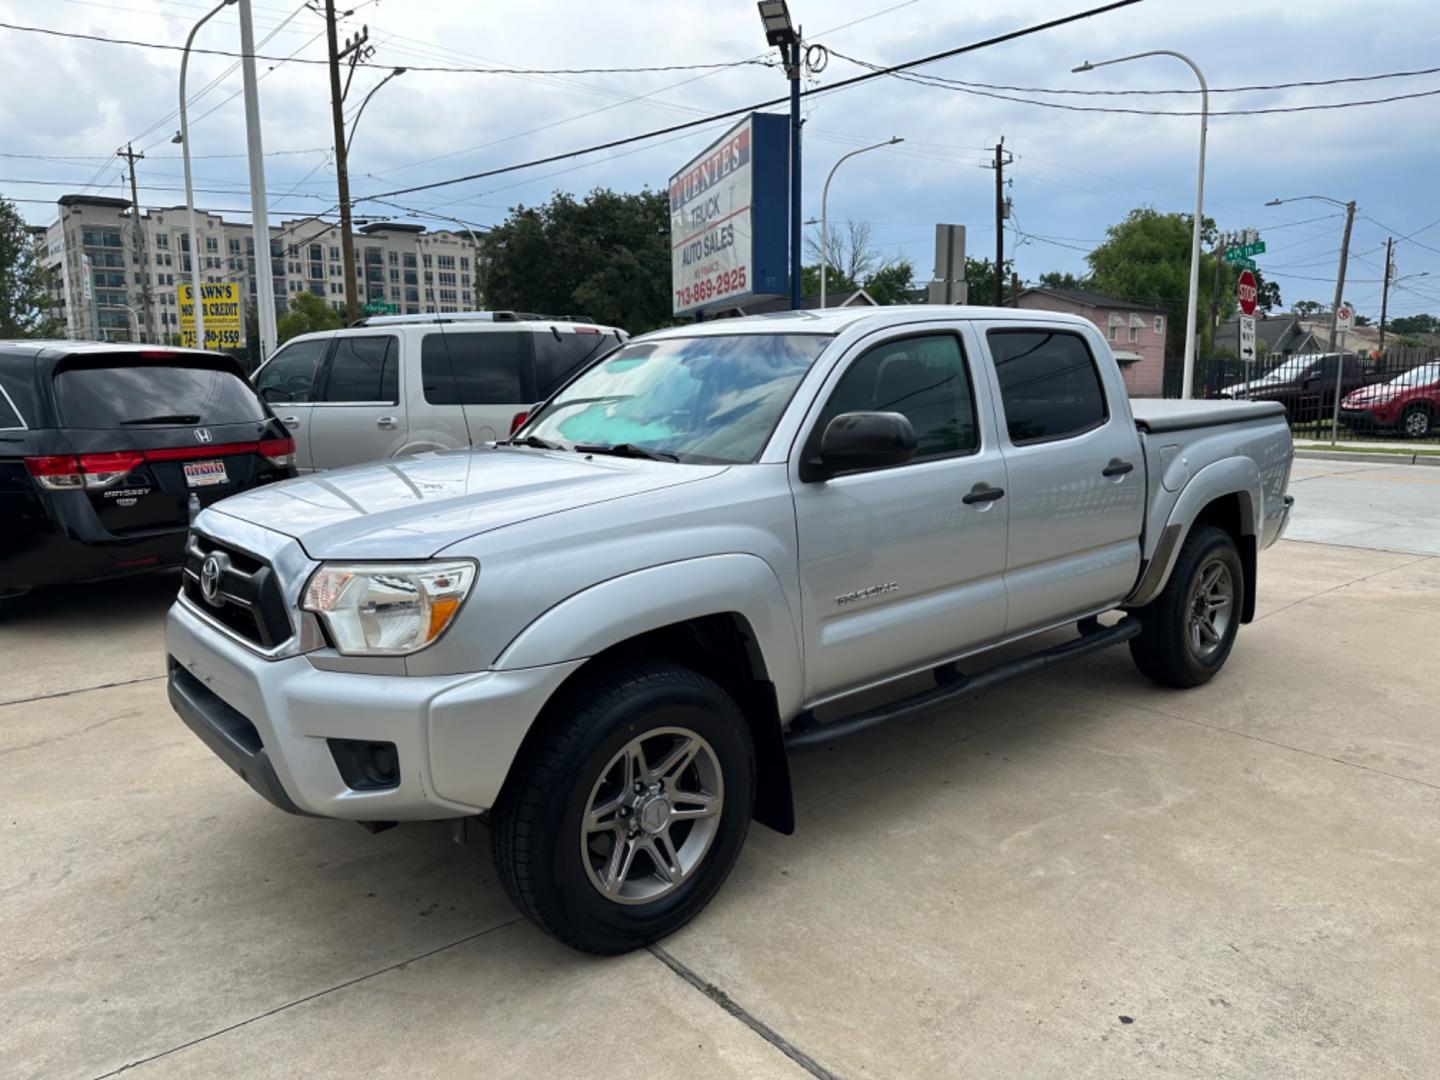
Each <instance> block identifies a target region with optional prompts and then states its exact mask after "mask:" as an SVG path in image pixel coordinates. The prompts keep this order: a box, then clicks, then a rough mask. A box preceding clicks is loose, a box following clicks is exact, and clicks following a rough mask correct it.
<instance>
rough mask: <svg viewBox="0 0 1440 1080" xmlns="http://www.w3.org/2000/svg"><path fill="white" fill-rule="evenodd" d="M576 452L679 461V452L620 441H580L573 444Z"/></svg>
mask: <svg viewBox="0 0 1440 1080" xmlns="http://www.w3.org/2000/svg"><path fill="white" fill-rule="evenodd" d="M575 451H576V453H580V454H613V455H615V456H616V457H630V458H646V459H647V460H649V461H679V460H680V455H679V454H672V453H670V452H669V451H668V450H651V449H649V448H648V447H645V446H636V445H635V444H634V443H628V442H622V443H616V444H615V445H614V446H586V445H582V444H580V443H576V444H575Z"/></svg>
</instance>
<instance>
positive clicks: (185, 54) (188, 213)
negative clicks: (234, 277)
mask: <svg viewBox="0 0 1440 1080" xmlns="http://www.w3.org/2000/svg"><path fill="white" fill-rule="evenodd" d="M233 3H235V0H220V3H218V4H216V5H215V6H214V7H213V8H211V9H210V10H209V11H208V12H206V13H205V16H204V18H202V19H201V20H200V21H199V22H197V23H196V24H195V26H194V28H193V29H191V31H190V36H189V37H187V38H186V39H185V48H184V50H183V51H182V52H181V53H180V140H179V141H180V158H181V161H182V162H183V163H184V166H185V231H186V232H187V233H189V239H190V307H191V310H193V311H194V313H195V347H196V348H197V349H203V348H205V313H204V311H203V310H202V308H203V307H204V305H203V304H202V303H201V299H200V237H199V236H198V235H197V234H196V232H195V188H194V185H193V183H192V181H191V179H190V125H189V122H188V121H187V119H186V115H185V76H186V74H187V72H188V71H189V68H190V46H191V45H193V44H195V35H196V34H198V33H199V32H200V28H201V27H202V26H204V25H205V24H206V23H207V22H209V21H210V20H211V19H213V18H214V17H215V16H216V15H218V14H220V12H221V11H223V10H224V9H225V8H227V7H229V6H230V5H231V4H233Z"/></svg>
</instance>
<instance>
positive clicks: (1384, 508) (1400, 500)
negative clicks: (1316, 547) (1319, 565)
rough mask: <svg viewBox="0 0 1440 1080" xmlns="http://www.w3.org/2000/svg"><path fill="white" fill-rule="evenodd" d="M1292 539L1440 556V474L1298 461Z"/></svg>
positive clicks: (1423, 468) (1432, 470)
mask: <svg viewBox="0 0 1440 1080" xmlns="http://www.w3.org/2000/svg"><path fill="white" fill-rule="evenodd" d="M1290 492H1291V494H1293V495H1294V496H1295V499H1296V503H1297V507H1298V512H1297V514H1296V516H1295V521H1294V524H1293V525H1292V526H1291V528H1290V533H1289V536H1290V539H1292V540H1316V541H1320V542H1323V543H1330V544H1349V545H1351V546H1353V547H1367V548H1376V549H1378V550H1381V551H1405V552H1412V553H1415V554H1421V555H1440V469H1437V468H1435V467H1433V466H1420V465H1377V464H1365V463H1361V462H1350V461H1328V460H1320V459H1317V458H1305V459H1297V460H1296V462H1295V468H1294V471H1293V472H1292V474H1291V478H1290Z"/></svg>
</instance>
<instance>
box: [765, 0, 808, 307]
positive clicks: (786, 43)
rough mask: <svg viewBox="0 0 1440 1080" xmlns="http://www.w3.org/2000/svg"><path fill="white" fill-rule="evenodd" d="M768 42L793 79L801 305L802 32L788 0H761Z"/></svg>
mask: <svg viewBox="0 0 1440 1080" xmlns="http://www.w3.org/2000/svg"><path fill="white" fill-rule="evenodd" d="M756 6H757V7H758V8H759V9H760V22H761V24H762V25H763V26H764V27H765V42H766V44H767V45H773V46H775V47H776V48H778V49H779V50H780V57H781V59H782V60H783V61H784V64H785V74H786V75H787V76H788V77H789V79H790V306H791V307H792V308H795V309H798V308H799V307H800V263H801V259H800V255H801V252H800V34H799V32H798V31H796V29H795V26H794V24H793V23H792V22H791V21H790V8H789V6H788V5H787V4H786V3H785V0H759V3H758V4H757V5H756Z"/></svg>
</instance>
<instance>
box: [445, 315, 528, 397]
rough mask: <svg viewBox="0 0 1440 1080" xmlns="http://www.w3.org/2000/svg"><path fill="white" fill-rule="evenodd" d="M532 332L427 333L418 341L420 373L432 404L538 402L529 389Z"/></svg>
mask: <svg viewBox="0 0 1440 1080" xmlns="http://www.w3.org/2000/svg"><path fill="white" fill-rule="evenodd" d="M530 337H531V334H530V333H529V332H528V331H524V330H519V331H500V332H495V333H453V332H452V333H448V334H447V333H443V332H441V333H435V334H426V335H425V337H424V339H423V340H422V341H421V343H420V375H421V381H422V383H423V385H424V392H425V400H426V401H427V402H428V403H429V404H431V405H499V404H506V405H521V404H526V403H528V402H530V401H532V400H533V399H534V396H535V395H534V392H533V387H527V384H528V383H529V382H530V380H528V379H526V378H525V366H526V361H528V360H529V355H530Z"/></svg>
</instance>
